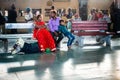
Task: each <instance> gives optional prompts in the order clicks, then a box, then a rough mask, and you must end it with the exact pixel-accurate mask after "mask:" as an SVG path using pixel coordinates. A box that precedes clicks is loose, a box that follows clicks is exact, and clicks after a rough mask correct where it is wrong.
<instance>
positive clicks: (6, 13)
mask: <svg viewBox="0 0 120 80" xmlns="http://www.w3.org/2000/svg"><path fill="white" fill-rule="evenodd" d="M4 16H5V20H6V22H7V21H8V10H7V9H5V15H4Z"/></svg>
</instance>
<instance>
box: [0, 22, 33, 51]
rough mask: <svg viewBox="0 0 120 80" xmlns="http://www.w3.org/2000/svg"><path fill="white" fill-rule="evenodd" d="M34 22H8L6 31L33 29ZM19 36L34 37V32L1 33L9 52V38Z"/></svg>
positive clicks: (0, 36) (6, 49)
mask: <svg viewBox="0 0 120 80" xmlns="http://www.w3.org/2000/svg"><path fill="white" fill-rule="evenodd" d="M33 28H34V24H33V23H6V24H5V32H6V30H12V29H33ZM18 38H25V39H28V38H29V39H30V38H32V33H24V34H7V33H5V34H0V40H2V41H3V44H4V49H5V52H8V39H18Z"/></svg>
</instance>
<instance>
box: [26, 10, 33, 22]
mask: <svg viewBox="0 0 120 80" xmlns="http://www.w3.org/2000/svg"><path fill="white" fill-rule="evenodd" d="M32 18H33V14H32V12H30V13H26V14H25V19H26V20H30V19H32ZM28 22H29V21H28Z"/></svg>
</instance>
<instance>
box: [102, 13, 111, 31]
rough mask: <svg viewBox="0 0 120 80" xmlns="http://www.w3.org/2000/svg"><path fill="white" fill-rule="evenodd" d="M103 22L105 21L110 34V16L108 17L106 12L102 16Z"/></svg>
mask: <svg viewBox="0 0 120 80" xmlns="http://www.w3.org/2000/svg"><path fill="white" fill-rule="evenodd" d="M103 20H104V21H107V24H108V31H109V32H110V31H111V29H110V26H111V19H110V16H109V15H108V12H106V13H105V14H104V16H103Z"/></svg>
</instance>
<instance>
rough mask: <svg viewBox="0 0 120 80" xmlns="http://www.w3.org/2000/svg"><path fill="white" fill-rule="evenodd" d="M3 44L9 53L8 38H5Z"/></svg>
mask: <svg viewBox="0 0 120 80" xmlns="http://www.w3.org/2000/svg"><path fill="white" fill-rule="evenodd" d="M3 45H4V50H5V53H7V52H8V40H7V39H4V40H3Z"/></svg>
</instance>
